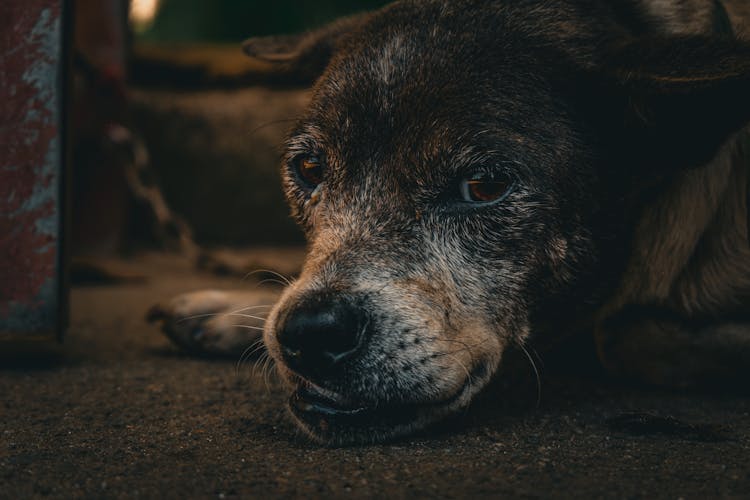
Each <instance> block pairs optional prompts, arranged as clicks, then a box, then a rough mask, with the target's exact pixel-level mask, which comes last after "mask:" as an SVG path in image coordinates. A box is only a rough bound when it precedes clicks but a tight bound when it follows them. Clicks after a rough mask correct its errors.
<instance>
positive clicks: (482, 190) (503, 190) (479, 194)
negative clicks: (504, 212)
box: [459, 174, 513, 203]
mask: <svg viewBox="0 0 750 500" xmlns="http://www.w3.org/2000/svg"><path fill="white" fill-rule="evenodd" d="M459 187H460V190H461V197H462V198H463V200H464V201H467V202H470V203H491V202H493V201H500V200H503V199H505V198H506V197H507V196H508V194H510V191H511V190H512V189H513V180H512V179H511V178H510V176H508V175H505V174H497V175H492V176H490V175H485V174H479V175H475V176H472V177H469V178H466V179H463V180H462V181H461V184H460V186H459Z"/></svg>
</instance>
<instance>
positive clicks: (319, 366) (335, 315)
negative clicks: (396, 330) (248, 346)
mask: <svg viewBox="0 0 750 500" xmlns="http://www.w3.org/2000/svg"><path fill="white" fill-rule="evenodd" d="M366 327H367V325H366V318H365V317H364V314H363V312H362V310H361V309H360V308H357V307H354V306H352V305H350V304H349V303H347V302H346V301H344V300H341V299H337V298H324V299H317V300H312V301H308V302H305V303H303V304H301V305H300V306H298V307H296V308H294V309H293V310H292V311H290V312H289V313H288V314H287V316H286V318H285V320H284V321H283V324H282V325H280V328H279V330H277V331H278V334H277V339H278V341H279V344H281V349H282V352H283V355H284V360H285V361H286V362H287V364H288V365H289V367H290V368H292V369H293V370H295V371H297V372H299V373H300V374H301V375H303V376H311V377H313V378H315V377H323V376H326V375H329V374H331V373H332V372H333V371H334V370H335V369H336V368H338V367H339V366H341V365H342V363H343V362H344V361H345V360H347V359H349V358H352V357H353V356H354V355H355V354H356V353H357V351H358V350H359V349H360V347H362V344H363V341H364V331H365V329H366Z"/></svg>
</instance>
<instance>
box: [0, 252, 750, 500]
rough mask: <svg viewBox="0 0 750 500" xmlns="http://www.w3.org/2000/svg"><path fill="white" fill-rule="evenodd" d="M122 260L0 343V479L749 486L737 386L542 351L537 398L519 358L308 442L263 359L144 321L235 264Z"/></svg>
mask: <svg viewBox="0 0 750 500" xmlns="http://www.w3.org/2000/svg"><path fill="white" fill-rule="evenodd" d="M131 265H132V266H136V267H137V268H138V269H141V270H145V272H147V273H148V274H149V275H150V278H149V280H148V281H147V282H145V283H132V284H125V285H123V284H120V285H116V286H88V287H80V288H76V289H75V290H74V292H73V295H72V308H73V309H72V326H71V328H70V332H69V334H68V337H67V340H66V343H65V345H64V346H63V348H62V349H51V350H46V351H44V352H41V353H40V352H29V349H26V350H25V352H24V351H23V350H19V348H18V347H11V346H9V345H6V344H0V350H2V354H1V355H0V363H1V364H0V395H1V398H2V401H1V402H0V415H1V416H2V420H1V421H2V429H1V430H0V497H3V498H29V497H42V496H50V497H58V498H73V497H88V498H92V497H93V498H108V497H143V498H153V497H159V498H161V497H167V498H193V497H196V498H229V497H253V496H258V497H277V496H289V497H339V496H348V497H393V498H405V497H409V498H412V497H445V498H463V497H477V496H492V497H511V498H516V497H544V498H547V497H582V498H592V497H608V498H624V497H625V498H637V497H642V498H653V497H662V498H714V497H736V498H740V497H748V496H750V398H748V397H747V395H744V396H743V395H741V394H732V393H721V394H719V393H717V394H708V393H705V392H704V393H677V392H671V391H663V390H655V389H648V388H642V387H633V386H628V385H623V384H621V383H618V382H616V381H612V380H609V379H607V378H606V377H604V376H602V375H601V374H600V373H599V372H598V371H597V370H596V369H588V368H587V369H583V370H560V369H559V368H555V363H549V364H547V365H546V367H545V368H544V369H543V374H542V399H541V403H540V404H539V405H538V406H537V403H536V400H537V396H536V383H535V381H534V378H533V374H532V372H531V370H530V369H529V368H528V366H525V365H522V364H519V365H517V366H518V367H520V368H516V369H514V370H515V374H514V375H513V376H511V375H503V376H502V377H501V379H500V382H499V383H497V384H496V386H494V387H492V388H491V389H490V390H489V391H487V392H486V393H485V394H484V396H483V397H482V398H481V399H480V400H478V401H477V402H476V404H475V405H474V406H473V408H472V409H471V410H469V411H467V412H466V413H464V414H463V415H460V416H459V417H458V418H456V419H455V420H454V421H452V422H450V423H447V424H445V425H443V426H441V427H440V428H438V429H432V430H430V431H428V432H426V433H423V434H422V435H419V436H416V437H413V438H410V439H407V440H403V441H399V442H396V443H390V444H385V445H380V446H366V447H353V448H344V449H326V448H323V447H320V446H318V445H316V444H313V443H310V442H309V441H307V440H306V439H305V438H304V437H303V436H300V435H299V434H298V432H297V431H296V430H295V428H294V427H293V425H292V424H291V423H290V420H289V419H288V418H287V414H286V410H285V400H286V394H285V391H284V389H283V387H281V386H280V385H279V384H278V382H277V381H276V380H275V379H274V378H273V376H272V375H267V376H265V377H264V376H263V374H262V370H260V369H259V368H258V367H257V366H254V364H253V363H249V364H246V365H244V366H242V367H241V369H240V371H239V373H237V372H236V370H235V368H236V366H235V363H234V362H232V361H231V360H230V361H219V360H200V359H193V358H190V357H188V356H185V355H183V354H182V353H180V352H179V351H178V350H177V349H176V348H174V347H172V345H170V344H169V343H168V341H167V340H166V339H165V338H164V337H162V336H161V335H160V334H159V332H158V331H157V330H156V329H155V328H154V327H152V326H149V325H147V324H145V322H144V321H143V316H144V314H145V311H146V310H147V308H148V307H149V306H150V305H151V304H152V303H153V302H155V301H157V300H160V299H163V298H165V297H168V296H170V295H172V294H175V293H178V292H182V291H186V290H192V289H200V288H205V287H219V288H236V287H240V286H243V283H241V281H240V280H239V279H237V278H218V277H214V276H211V275H208V274H199V273H193V272H191V271H190V270H189V268H188V266H187V265H186V263H184V262H181V261H179V260H178V259H172V258H163V257H150V258H147V259H140V260H139V261H138V262H136V263H134V264H131ZM245 286H247V285H246V284H245ZM34 351H38V349H35V350H34Z"/></svg>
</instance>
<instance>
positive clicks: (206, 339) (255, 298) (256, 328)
mask: <svg viewBox="0 0 750 500" xmlns="http://www.w3.org/2000/svg"><path fill="white" fill-rule="evenodd" d="M276 298H277V295H275V294H270V293H261V292H256V293H247V292H227V291H218V290H205V291H200V292H193V293H186V294H183V295H178V296H177V297H175V298H173V299H171V300H168V301H166V302H163V303H160V304H157V305H155V306H153V307H152V308H151V309H150V310H149V311H148V314H147V316H146V319H147V320H148V321H149V322H150V323H159V324H160V325H161V330H162V331H163V332H164V333H165V334H166V335H167V337H169V338H170V339H171V340H172V341H173V342H174V343H175V344H177V345H178V346H180V347H181V348H182V349H184V350H186V351H187V352H189V353H191V354H197V355H208V356H232V357H236V356H239V355H241V354H242V353H243V352H245V351H246V350H247V349H248V347H250V346H253V345H254V344H256V343H258V342H259V341H260V337H261V334H262V332H263V325H264V323H265V317H266V314H267V313H268V311H269V310H270V308H271V306H272V305H273V303H274V302H275V301H276ZM258 345H260V344H259V343H258ZM259 349H260V348H259Z"/></svg>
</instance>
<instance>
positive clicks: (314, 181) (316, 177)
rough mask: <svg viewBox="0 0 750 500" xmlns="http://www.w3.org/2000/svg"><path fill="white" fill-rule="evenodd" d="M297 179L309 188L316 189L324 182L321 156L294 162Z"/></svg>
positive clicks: (303, 158) (305, 157) (299, 159)
mask: <svg viewBox="0 0 750 500" xmlns="http://www.w3.org/2000/svg"><path fill="white" fill-rule="evenodd" d="M294 169H295V173H296V174H297V177H298V178H299V179H300V180H301V181H302V182H304V183H305V184H306V185H307V187H309V188H312V189H314V188H316V187H318V184H320V183H321V182H323V160H322V159H321V158H320V157H319V156H315V155H311V156H303V157H301V158H298V159H297V160H295V162H294Z"/></svg>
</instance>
